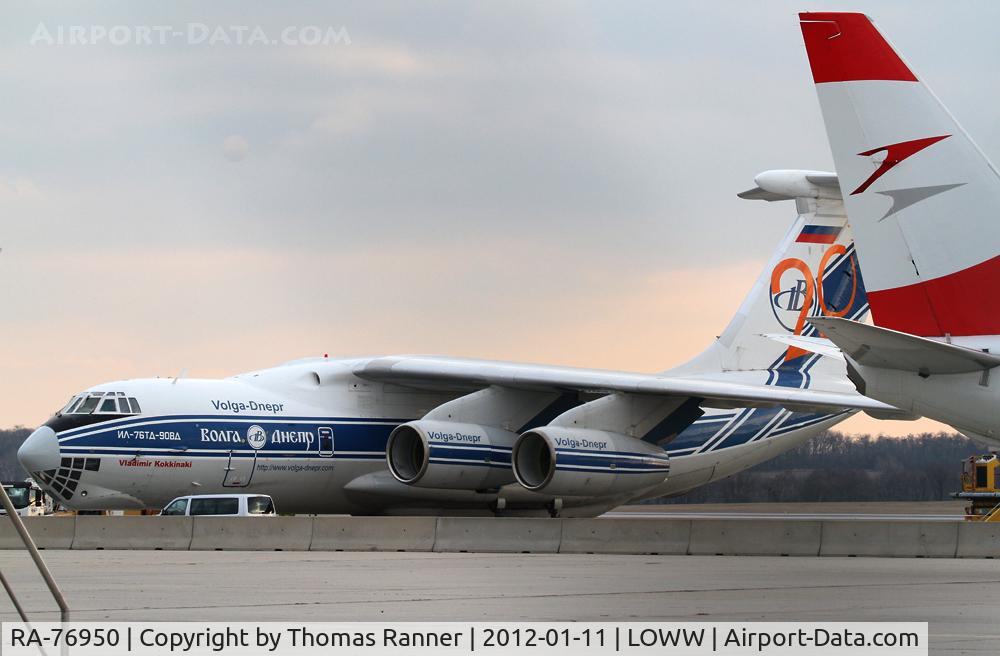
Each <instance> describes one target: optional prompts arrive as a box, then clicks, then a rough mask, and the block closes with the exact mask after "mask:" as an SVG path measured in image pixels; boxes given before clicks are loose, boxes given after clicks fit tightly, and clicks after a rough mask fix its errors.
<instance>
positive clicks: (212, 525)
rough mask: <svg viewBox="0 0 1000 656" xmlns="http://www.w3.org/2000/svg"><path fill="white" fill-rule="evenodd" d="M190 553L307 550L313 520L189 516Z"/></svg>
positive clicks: (300, 518)
mask: <svg viewBox="0 0 1000 656" xmlns="http://www.w3.org/2000/svg"><path fill="white" fill-rule="evenodd" d="M191 519H192V530H191V550H192V551H196V550H198V551H206V550H207V551H211V550H218V551H230V550H232V551H308V550H309V545H310V543H311V542H312V529H313V518H312V517H192V518H191Z"/></svg>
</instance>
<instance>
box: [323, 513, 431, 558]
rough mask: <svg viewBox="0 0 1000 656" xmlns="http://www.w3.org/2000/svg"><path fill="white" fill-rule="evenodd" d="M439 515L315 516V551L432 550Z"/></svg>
mask: <svg viewBox="0 0 1000 656" xmlns="http://www.w3.org/2000/svg"><path fill="white" fill-rule="evenodd" d="M436 533H437V518H436V517H316V518H315V519H314V520H313V533H312V543H311V544H310V546H309V548H310V549H311V550H313V551H432V550H433V549H434V537H435V535H436Z"/></svg>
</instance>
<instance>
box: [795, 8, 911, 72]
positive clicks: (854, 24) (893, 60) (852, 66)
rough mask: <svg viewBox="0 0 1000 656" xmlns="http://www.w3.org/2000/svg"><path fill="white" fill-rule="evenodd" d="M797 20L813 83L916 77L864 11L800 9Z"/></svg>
mask: <svg viewBox="0 0 1000 656" xmlns="http://www.w3.org/2000/svg"><path fill="white" fill-rule="evenodd" d="M799 20H800V22H801V26H802V37H803V38H804V39H805V42H806V51H807V52H808V53H809V65H810V67H811V68H812V74H813V80H815V81H816V84H820V83H823V82H849V81H852V80H901V81H904V82H916V81H917V77H916V76H915V75H914V74H913V73H912V72H911V71H910V69H909V68H907V66H906V64H904V63H903V60H902V59H900V58H899V55H897V54H896V53H895V51H893V49H892V46H890V45H889V43H888V42H887V41H886V40H885V38H884V37H883V36H882V35H881V34H879V32H878V30H877V29H875V26H874V25H873V24H872V22H871V19H870V18H868V17H867V16H865V15H864V14H850V13H815V14H813V13H801V14H799Z"/></svg>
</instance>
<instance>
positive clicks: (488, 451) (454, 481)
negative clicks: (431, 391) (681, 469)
mask: <svg viewBox="0 0 1000 656" xmlns="http://www.w3.org/2000/svg"><path fill="white" fill-rule="evenodd" d="M516 439H517V434H516V433H511V432H508V431H505V430H503V429H500V428H495V427H493V426H480V425H478V424H463V423H457V422H450V421H431V420H418V421H411V422H408V423H406V424H402V425H400V426H397V427H396V429H395V430H393V431H392V433H391V434H390V435H389V442H388V444H386V449H385V455H386V460H387V462H388V464H389V471H390V472H392V475H393V477H394V478H395V479H396V480H397V481H399V482H401V483H406V484H407V485H416V486H418V487H434V488H447V489H453V490H454V489H458V490H484V489H489V488H494V487H499V486H501V485H507V484H508V483H513V482H514V472H513V471H511V468H510V451H511V447H512V446H513V444H514V441H515V440H516Z"/></svg>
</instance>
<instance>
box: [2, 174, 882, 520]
mask: <svg viewBox="0 0 1000 656" xmlns="http://www.w3.org/2000/svg"><path fill="white" fill-rule="evenodd" d="M755 182H756V183H757V185H758V186H757V187H755V188H754V189H751V190H750V191H747V192H744V193H743V194H741V196H743V197H744V198H748V199H762V200H768V201H775V200H795V202H796V205H797V208H798V212H797V214H798V215H797V217H796V219H795V221H794V223H793V224H792V225H791V227H790V229H789V230H788V232H787V234H786V236H785V237H784V239H783V240H782V242H781V244H780V246H779V248H778V250H777V252H776V253H775V254H774V256H773V258H772V260H771V261H770V263H769V264H768V265H767V266H766V268H765V270H764V271H763V273H762V274H761V276H760V277H759V278H758V279H757V281H756V283H755V284H754V285H753V289H752V290H751V292H750V294H749V296H748V297H747V298H746V299H745V300H744V302H743V304H742V305H741V307H740V308H739V310H738V311H737V313H736V315H735V317H733V319H732V320H731V322H730V323H729V325H728V326H727V327H726V328H725V330H724V331H723V332H722V334H721V336H719V337H718V338H717V339H716V340H715V341H714V343H712V344H711V345H710V346H709V347H708V348H707V349H706V350H705V351H704V352H703V353H701V354H700V355H698V356H697V357H695V358H694V359H693V360H691V361H689V362H687V363H686V364H684V365H682V366H679V367H677V368H675V369H672V370H669V371H666V372H664V373H658V374H637V373H625V372H614V371H601V370H592V369H575V368H567V367H552V366H539V365H529V364H512V363H504V362H492V361H483V360H468V359H457V358H446V357H428V356H392V357H375V358H351V359H333V358H326V357H322V358H312V359H305V360H299V361H295V362H290V363H288V364H284V365H281V366H277V367H274V368H272V369H265V370H262V371H254V372H250V373H245V374H240V375H237V376H233V377H231V378H226V379H221V380H197V379H186V378H179V379H170V378H153V379H142V380H126V381H119V382H113V383H106V384H102V385H97V386H95V387H92V388H91V389H89V390H86V391H84V392H81V393H79V394H77V395H75V396H73V398H72V399H71V400H70V401H69V403H68V404H66V406H65V407H64V408H62V409H61V410H60V411H58V412H57V413H56V414H55V415H54V416H53V417H52V418H51V419H49V421H47V422H46V423H45V424H44V425H43V426H41V427H39V428H38V429H37V430H35V431H34V432H33V433H32V434H31V436H30V437H29V438H28V439H27V441H26V442H25V443H24V444H23V446H22V447H21V449H20V450H19V451H18V458H19V459H20V461H21V464H22V465H23V466H24V467H25V469H27V470H28V471H29V472H30V473H31V475H32V476H33V477H34V478H35V479H36V480H37V481H38V482H39V484H40V485H42V486H43V487H44V488H45V489H46V490H47V491H49V492H50V493H52V494H53V495H54V496H55V498H56V499H58V500H59V501H60V502H61V503H62V504H63V505H65V506H67V507H69V508H73V509H79V510H104V509H128V508H157V507H162V506H163V505H164V504H166V503H167V502H169V501H170V500H171V499H173V498H175V497H178V496H183V495H188V494H209V493H220V492H225V491H227V490H228V491H238V492H257V493H263V494H269V495H271V496H272V497H274V499H275V502H276V505H277V507H278V508H279V509H280V510H281V511H283V512H292V513H350V514H467V515H492V514H496V515H520V516H531V515H539V516H545V515H552V516H557V515H558V516H564V517H572V516H594V515H598V514H600V513H602V512H604V511H606V510H608V509H610V508H613V507H615V506H618V505H621V504H622V503H625V502H628V501H632V500H637V499H643V498H652V497H660V496H666V495H679V494H682V493H684V492H686V491H689V490H691V489H693V488H696V487H698V486H701V485H704V484H706V483H709V482H710V481H714V480H718V479H720V478H723V477H726V476H730V475H732V474H734V473H736V472H738V471H740V470H743V469H746V468H747V467H750V466H752V465H754V464H757V463H759V462H762V461H764V460H767V459H769V458H772V457H774V456H776V455H778V454H780V453H782V452H784V451H786V450H788V449H790V448H792V447H794V446H796V445H799V444H801V443H802V442H804V441H806V440H808V439H809V438H811V437H813V436H815V435H817V434H819V433H820V432H822V431H824V430H826V429H828V428H830V427H831V426H833V425H834V424H836V423H838V422H840V421H842V420H843V419H845V418H847V417H848V416H850V415H851V414H853V413H855V412H857V411H859V410H864V411H867V412H869V413H870V414H872V415H874V416H895V415H896V414H897V413H898V411H897V410H896V409H895V408H893V407H892V406H888V405H886V404H884V403H882V402H880V401H876V400H873V399H868V398H866V397H864V396H862V395H860V394H858V393H857V391H856V390H855V389H854V386H853V385H852V384H851V383H850V382H849V381H848V379H847V377H846V373H845V369H844V363H843V362H842V361H839V360H837V359H834V358H824V357H821V356H820V355H819V354H817V353H812V352H807V351H805V350H801V349H800V348H799V347H796V346H789V345H788V344H787V343H783V342H781V341H780V340H781V339H782V338H783V337H792V336H798V337H805V338H808V337H809V336H810V335H811V334H813V332H814V331H815V329H814V328H812V327H811V326H810V325H809V324H808V319H809V318H810V317H816V316H833V317H846V318H850V319H855V320H860V319H863V318H864V317H865V315H866V313H867V311H868V301H867V296H866V294H865V287H864V283H863V281H862V278H861V275H860V271H859V270H858V266H857V259H856V257H855V254H854V247H853V242H852V238H851V232H850V228H849V227H848V226H847V225H846V218H845V215H844V211H843V202H842V200H841V197H840V189H839V186H838V181H837V178H836V176H835V175H833V174H830V173H821V172H815V171H771V172H767V173H764V174H761V175H759V176H758V177H757V178H756V180H755ZM678 319H679V320H683V317H678Z"/></svg>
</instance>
